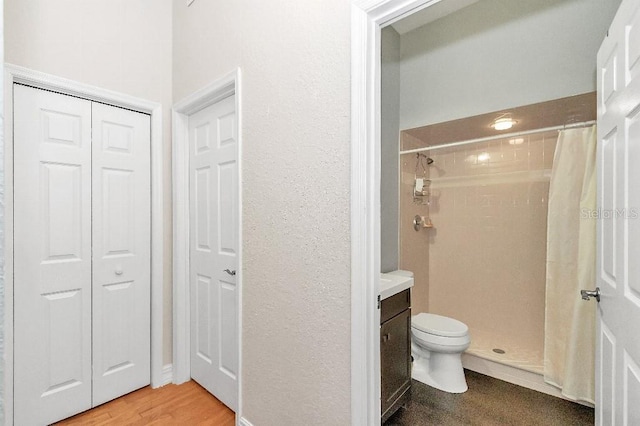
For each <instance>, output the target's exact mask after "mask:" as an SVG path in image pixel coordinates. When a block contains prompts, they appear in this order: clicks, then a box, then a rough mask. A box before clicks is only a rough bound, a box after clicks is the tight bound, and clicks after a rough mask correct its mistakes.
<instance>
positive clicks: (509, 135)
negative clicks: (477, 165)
mask: <svg viewBox="0 0 640 426" xmlns="http://www.w3.org/2000/svg"><path fill="white" fill-rule="evenodd" d="M593 124H596V121H595V120H591V121H583V122H582V123H573V124H563V125H560V126H552V127H545V128H543V129H534V130H524V131H522V132H515V133H504V134H501V135H495V136H486V137H484V138H477V139H469V140H466V141H460V142H451V143H443V144H440V145H433V146H429V147H425V148H416V149H408V150H406V151H400V155H404V154H415V153H417V152H424V151H433V150H435V149H442V148H453V147H456V146H461V145H469V144H472V143H479V142H487V141H492V140H496V139H507V138H515V137H518V136H526V135H533V134H536V133H543V132H550V131H552V130H566V129H575V128H579V127H587V126H591V125H593Z"/></svg>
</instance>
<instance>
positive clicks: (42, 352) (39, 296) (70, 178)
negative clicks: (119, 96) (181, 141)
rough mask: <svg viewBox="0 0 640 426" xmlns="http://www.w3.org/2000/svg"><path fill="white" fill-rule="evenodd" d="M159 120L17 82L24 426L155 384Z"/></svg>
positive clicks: (18, 377)
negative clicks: (154, 200)
mask: <svg viewBox="0 0 640 426" xmlns="http://www.w3.org/2000/svg"><path fill="white" fill-rule="evenodd" d="M149 129H150V123H149V117H148V116H146V115H144V114H139V113H135V112H132V111H128V110H123V109H119V108H116V107H112V106H107V105H103V104H98V103H92V102H90V101H87V100H83V99H78V98H75V97H71V96H65V95H61V94H57V93H52V92H47V91H44V90H39V89H34V88H31V87H26V86H21V85H16V86H15V87H14V217H15V219H14V271H15V272H14V275H15V276H14V315H15V319H14V423H15V424H17V425H40V424H49V423H52V422H55V421H57V420H60V419H63V418H65V417H69V416H71V415H74V414H76V413H78V412H81V411H84V410H87V409H89V408H91V407H93V406H96V405H98V404H101V403H103V402H105V401H107V400H109V399H113V398H115V397H118V396H120V395H122V394H124V393H127V392H130V391H132V390H135V389H137V388H139V387H142V386H145V385H147V384H149V378H150V377H149V376H150V365H149V362H150V344H149V342H150V330H149V328H150V319H149V315H150V297H149V292H150V272H149V270H150V200H149V196H150V195H149V194H150V176H149V162H150V157H149V149H150V134H149V132H150V130H149ZM92 133H93V135H92Z"/></svg>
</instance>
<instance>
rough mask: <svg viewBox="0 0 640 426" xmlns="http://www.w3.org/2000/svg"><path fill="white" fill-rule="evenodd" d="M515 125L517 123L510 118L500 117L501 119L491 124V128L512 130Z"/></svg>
mask: <svg viewBox="0 0 640 426" xmlns="http://www.w3.org/2000/svg"><path fill="white" fill-rule="evenodd" d="M516 123H517V121H516V120H514V119H513V118H511V117H502V118H498V119H496V121H494V122H493V124H491V127H493V128H494V129H496V130H508V129H510V128H512V127H513V125H514V124H516Z"/></svg>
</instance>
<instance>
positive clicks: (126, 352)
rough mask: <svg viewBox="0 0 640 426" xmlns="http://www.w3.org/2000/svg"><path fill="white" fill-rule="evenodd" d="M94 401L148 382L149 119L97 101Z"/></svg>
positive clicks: (94, 243) (94, 125) (97, 402)
mask: <svg viewBox="0 0 640 426" xmlns="http://www.w3.org/2000/svg"><path fill="white" fill-rule="evenodd" d="M92 123H93V126H92V134H93V156H92V157H93V164H92V173H93V405H94V406H96V405H99V404H102V403H104V402H106V401H109V400H111V399H114V398H117V397H119V396H121V395H124V394H126V393H128V392H131V391H133V390H135V389H138V388H141V387H143V386H146V385H148V384H149V382H150V368H151V366H150V358H151V354H150V350H151V342H150V336H151V332H150V330H151V322H150V321H151V309H150V302H151V301H150V297H151V198H150V197H151V176H150V173H151V170H150V141H151V138H150V136H151V134H150V132H151V122H150V117H149V116H148V115H146V114H142V113H138V112H134V111H129V110H126V109H122V108H116V107H113V106H110V105H104V104H99V103H94V104H93V111H92Z"/></svg>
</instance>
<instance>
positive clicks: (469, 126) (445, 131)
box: [400, 92, 597, 151]
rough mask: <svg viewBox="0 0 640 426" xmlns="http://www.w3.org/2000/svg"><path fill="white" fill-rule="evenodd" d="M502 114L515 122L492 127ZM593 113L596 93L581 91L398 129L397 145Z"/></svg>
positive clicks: (455, 139) (470, 135)
mask: <svg viewBox="0 0 640 426" xmlns="http://www.w3.org/2000/svg"><path fill="white" fill-rule="evenodd" d="M504 114H509V115H510V116H511V117H512V118H513V119H514V120H516V121H517V123H516V125H515V126H514V127H513V128H512V129H509V130H507V131H502V132H500V131H497V130H495V129H493V128H492V127H491V126H490V125H491V123H493V121H494V120H495V119H496V118H498V117H500V116H503V115H504ZM596 116H597V111H596V93H595V92H590V93H584V94H581V95H575V96H569V97H567V98H561V99H554V100H551V101H546V102H540V103H537V104H531V105H524V106H520V107H516V108H510V109H504V110H501V111H494V112H490V113H487V114H481V115H476V116H473V117H467V118H462V119H459V120H452V121H447V122H444V123H437V124H431V125H428V126H423V127H416V128H413V129H407V130H403V131H402V132H401V147H400V149H401V150H402V151H404V150H409V149H417V148H425V147H427V146H430V145H440V144H445V143H451V142H459V141H465V140H469V139H476V138H483V137H489V136H499V135H500V134H504V133H512V132H521V131H529V130H535V129H543V128H546V127H552V126H559V125H567V124H573V123H580V122H584V121H591V120H595V119H596Z"/></svg>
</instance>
